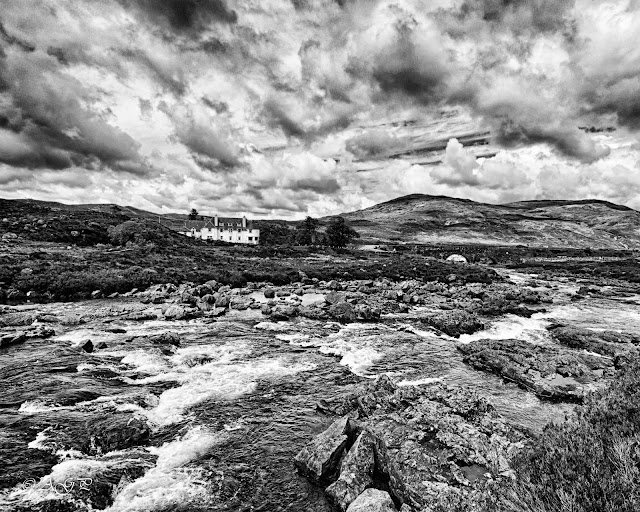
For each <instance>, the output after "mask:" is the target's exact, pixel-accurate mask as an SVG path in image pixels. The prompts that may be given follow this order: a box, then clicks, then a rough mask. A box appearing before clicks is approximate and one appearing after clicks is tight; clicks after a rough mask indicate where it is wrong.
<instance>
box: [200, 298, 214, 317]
mask: <svg viewBox="0 0 640 512" xmlns="http://www.w3.org/2000/svg"><path fill="white" fill-rule="evenodd" d="M206 297H212V295H206ZM196 307H197V308H198V310H199V311H202V312H204V313H206V312H207V311H211V310H212V309H213V308H214V307H215V306H214V305H213V304H211V303H210V302H208V301H206V300H204V299H198V301H197V302H196Z"/></svg>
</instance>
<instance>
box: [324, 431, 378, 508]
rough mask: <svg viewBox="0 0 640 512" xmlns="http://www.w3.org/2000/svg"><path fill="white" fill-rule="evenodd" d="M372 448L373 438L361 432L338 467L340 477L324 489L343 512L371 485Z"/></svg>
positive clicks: (373, 456) (373, 463) (373, 464)
mask: <svg viewBox="0 0 640 512" xmlns="http://www.w3.org/2000/svg"><path fill="white" fill-rule="evenodd" d="M374 446H375V440H374V438H373V436H372V435H371V434H370V433H369V432H367V431H363V432H361V433H360V435H359V436H358V438H357V439H356V442H355V443H353V446H352V447H351V448H350V449H349V452H348V453H347V455H346V456H345V458H344V460H343V461H342V464H341V465H340V476H339V477H338V479H337V480H336V481H335V482H334V483H333V484H331V485H330V486H329V487H327V489H326V493H327V495H328V496H329V498H331V500H332V501H333V503H334V504H335V505H336V506H337V507H338V508H339V509H340V510H341V511H343V512H344V511H345V510H346V509H347V507H349V505H351V503H352V502H353V501H354V500H355V499H356V498H357V497H358V496H359V495H360V494H361V493H362V492H363V491H364V490H365V489H366V488H367V487H370V486H371V485H373V472H374V469H375V453H374Z"/></svg>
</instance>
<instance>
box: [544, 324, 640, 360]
mask: <svg viewBox="0 0 640 512" xmlns="http://www.w3.org/2000/svg"><path fill="white" fill-rule="evenodd" d="M547 330H548V331H549V333H550V334H551V336H552V337H553V338H554V339H555V340H556V341H557V342H558V343H561V344H562V345H564V346H566V347H569V348H573V349H578V350H587V351H589V352H595V353H596V354H602V355H603V356H608V357H617V356H627V357H630V356H631V355H632V353H633V354H637V352H638V350H637V348H635V347H633V346H631V344H634V345H635V344H638V343H639V342H640V338H639V337H637V336H635V335H633V334H629V333H621V332H615V331H591V330H589V329H584V328H581V327H574V326H569V325H564V324H551V325H550V326H548V327H547Z"/></svg>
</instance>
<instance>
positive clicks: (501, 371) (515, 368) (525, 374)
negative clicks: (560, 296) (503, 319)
mask: <svg viewBox="0 0 640 512" xmlns="http://www.w3.org/2000/svg"><path fill="white" fill-rule="evenodd" d="M457 348H458V350H459V351H460V352H462V353H463V354H464V362H465V363H467V364H469V365H471V366H473V367H474V368H477V369H480V370H485V371H489V372H492V373H495V374H496V375H500V376H501V377H503V378H504V379H506V380H509V381H511V382H515V383H517V384H518V385H520V386H521V387H523V388H525V389H528V390H529V391H532V392H534V393H535V394H536V395H537V396H539V397H541V398H549V399H554V400H566V401H582V400H583V398H584V397H585V396H586V395H587V394H588V393H590V392H591V391H594V390H595V389H597V388H598V387H600V386H602V385H604V384H605V383H604V382H602V380H603V378H611V377H612V376H613V375H614V373H615V368H614V363H613V361H612V360H611V359H609V358H604V357H598V356H593V355H589V354H585V353H579V352H574V351H571V350H568V349H565V348H562V347H557V346H552V345H545V346H543V345H533V344H531V343H527V342H526V341H522V340H512V339H507V340H478V341H474V342H471V343H469V344H466V345H458V347H457Z"/></svg>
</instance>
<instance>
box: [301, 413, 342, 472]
mask: <svg viewBox="0 0 640 512" xmlns="http://www.w3.org/2000/svg"><path fill="white" fill-rule="evenodd" d="M350 435H351V436H352V435H353V425H352V424H351V421H350V419H349V418H348V417H344V418H341V419H339V420H337V421H335V422H334V423H332V424H331V426H330V427H329V428H328V429H327V430H325V431H324V432H322V433H321V434H319V435H318V436H316V438H315V439H314V440H313V442H312V443H311V444H310V445H309V446H307V447H305V448H303V449H302V451H300V453H298V455H296V458H295V461H294V463H295V465H296V467H297V468H298V470H299V471H300V472H301V473H302V474H303V475H305V476H307V477H308V478H310V479H312V480H314V481H316V482H324V481H327V480H328V479H329V478H331V476H332V475H333V473H335V471H336V468H337V466H338V462H339V461H340V457H341V456H342V454H343V452H344V449H345V448H346V447H347V445H348V444H349V436H350Z"/></svg>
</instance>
